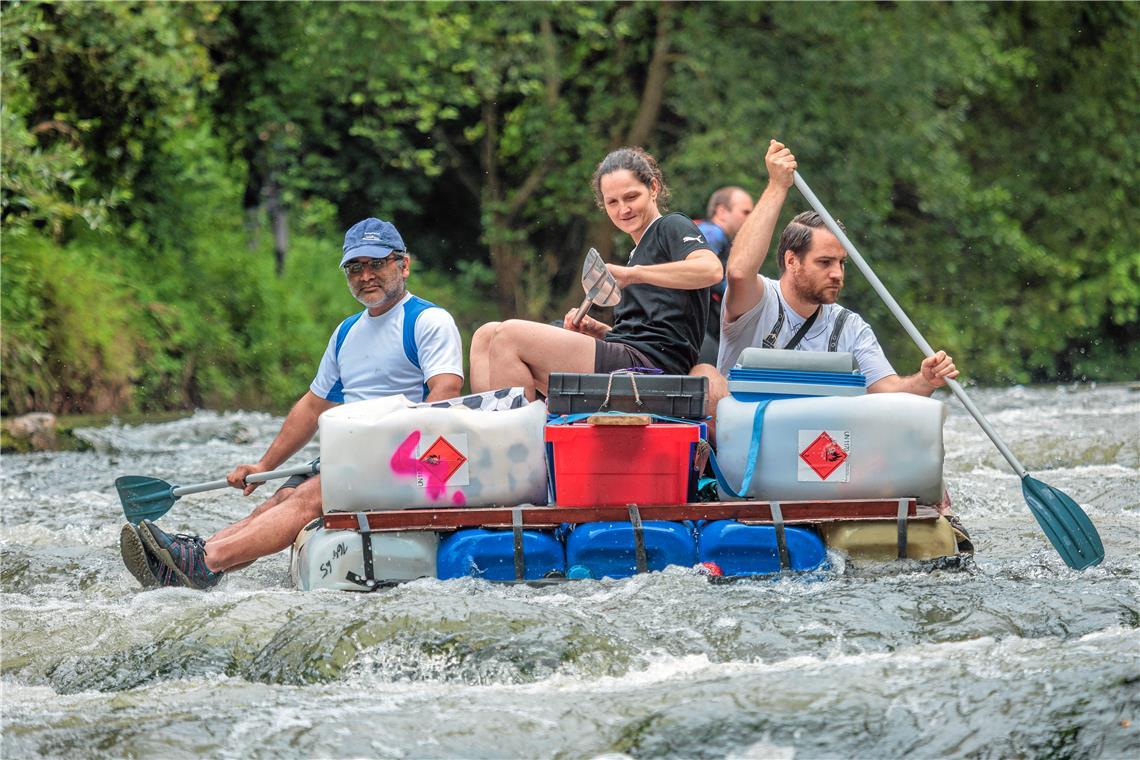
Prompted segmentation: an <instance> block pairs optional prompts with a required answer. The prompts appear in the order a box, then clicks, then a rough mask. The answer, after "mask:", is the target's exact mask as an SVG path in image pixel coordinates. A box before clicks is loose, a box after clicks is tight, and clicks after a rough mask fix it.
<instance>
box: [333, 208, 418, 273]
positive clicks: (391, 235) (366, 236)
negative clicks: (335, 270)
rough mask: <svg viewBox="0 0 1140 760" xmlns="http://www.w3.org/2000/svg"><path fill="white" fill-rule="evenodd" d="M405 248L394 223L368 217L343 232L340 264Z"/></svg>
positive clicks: (377, 256) (404, 249)
mask: <svg viewBox="0 0 1140 760" xmlns="http://www.w3.org/2000/svg"><path fill="white" fill-rule="evenodd" d="M407 250H408V249H407V248H406V247H405V246H404V239H403V238H402V237H400V233H399V232H398V231H397V230H396V226H395V225H394V224H392V223H391V222H385V221H384V220H382V219H376V218H374V217H368V218H367V219H365V220H364V221H363V222H357V223H356V224H354V225H352V227H350V228H349V229H348V232H346V233H344V256H343V257H341V260H340V265H341V266H344V265H345V264H347V263H348V262H349V261H350V260H352V259H355V258H357V257H359V256H367V257H369V258H372V259H382V258H384V257H385V256H387V255H388V254H390V253H393V252H395V253H407Z"/></svg>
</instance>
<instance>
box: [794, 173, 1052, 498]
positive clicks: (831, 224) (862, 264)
mask: <svg viewBox="0 0 1140 760" xmlns="http://www.w3.org/2000/svg"><path fill="white" fill-rule="evenodd" d="M793 177H794V179H795V183H796V188H797V189H798V190H799V191H800V193H801V194H802V195H803V196H804V198H806V199H807V202H808V203H809V204H811V207H812V208H814V209H815V210H816V211H817V212H818V213H819V215H820V216H821V217H823V223H824V224H826V225H827V229H828V230H830V231H831V234H832V235H835V237H836V238H837V239H838V240H839V242H840V243H842V244H843V247H844V248H845V249H846V250H847V255H848V256H850V257H851V260H852V261H854V262H855V265H856V266H857V267H859V271H860V272H862V273H863V276H864V277H866V278H867V281H868V282H870V283H871V287H872V288H874V289H875V292H876V293H878V294H879V298H881V299H883V302H884V303H885V304H886V305H887V308H888V309H890V310H891V314H894V315H895V319H897V320H898V321H899V324H901V325H902V326H903V329H904V330H906V332H907V335H909V336H910V339H911V340H913V341H914V342H915V344H916V345H918V347H919V348H920V349H922V353H923V354H925V355H926V356H928V357H929V356H934V349H933V348H931V347H930V344H929V343H927V342H926V339H925V338H923V337H922V333H920V332H919V331H918V328H917V327H915V326H914V323H913V322H911V321H910V317H908V316H907V315H906V312H904V311H903V310H902V307H901V306H899V304H898V302H897V301H895V299H894V296H892V295H891V294H890V292H889V291H887V289H886V287H885V286H884V285H883V283H882V282H880V280H879V278H878V277H876V276H875V273H874V272H873V271H871V267H870V265H869V264H867V262H866V261H864V260H863V257H862V256H860V255H859V251H857V250H856V249H855V244H854V243H852V242H851V241H850V240H848V239H847V235H846V234H844V232H843V230H842V229H840V228H839V225H838V224H836V223H835V219H834V218H832V216H831V214H829V213H827V209H826V208H824V207H823V204H822V203H820V202H819V198H817V197H816V196H815V193H813V192H812V191H811V188H810V187H808V184H807V183H806V182H804V178H803V177H801V176H800V173H799V172H794V174H793ZM946 385H947V386H948V387H949V388H950V390H951V391H953V392H954V395H955V396H956V397H957V399H958V400H959V401H961V402H962V406H964V407H966V411H968V412H969V413H970V414H971V416H973V418H974V420H975V421H976V422H977V423H978V426H979V427H981V429H982V430H983V431H984V432H985V434H986V435H988V436H989V437H990V440H991V441H993V442H994V446H997V450H998V451H1000V452H1001V455H1002V456H1003V457H1005V461H1007V462H1009V464H1010V466H1011V467H1013V471H1014V472H1016V473H1017V474H1018V477H1021V478H1024V477H1026V476H1027V475H1029V473H1028V472H1027V471H1026V469H1025V468H1024V467H1022V465H1021V462H1019V461H1017V457H1015V456H1014V455H1013V452H1012V451H1010V450H1009V447H1008V446H1006V445H1005V441H1003V440H1002V439H1001V436H999V435H998V434H997V431H996V430H994V429H993V428H992V427H991V426H990V423H989V420H987V419H986V418H985V415H983V414H982V413H981V411H980V410H979V409H978V407H976V406H974V402H973V401H971V400H970V397H969V396H967V395H966V391H965V390H963V389H962V386H961V385H959V384H958V381H957V380H947V381H946Z"/></svg>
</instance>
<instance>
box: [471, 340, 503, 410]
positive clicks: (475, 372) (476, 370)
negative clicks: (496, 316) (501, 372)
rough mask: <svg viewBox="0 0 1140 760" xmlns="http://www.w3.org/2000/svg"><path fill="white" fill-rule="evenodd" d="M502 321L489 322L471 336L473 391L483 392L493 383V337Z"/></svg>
mask: <svg viewBox="0 0 1140 760" xmlns="http://www.w3.org/2000/svg"><path fill="white" fill-rule="evenodd" d="M501 324H502V322H488V323H487V324H485V325H483V326H482V327H480V328H479V329H478V330H476V331H475V334H474V335H472V336H471V392H472V393H482V392H483V391H489V390H491V389H492V388H493V386H492V385H491V339H492V338H494V337H495V331H496V330H498V329H499V325H501Z"/></svg>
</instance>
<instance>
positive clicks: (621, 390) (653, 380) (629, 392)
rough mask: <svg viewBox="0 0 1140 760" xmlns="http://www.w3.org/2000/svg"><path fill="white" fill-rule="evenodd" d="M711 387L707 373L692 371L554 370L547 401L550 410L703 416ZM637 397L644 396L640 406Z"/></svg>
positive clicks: (683, 416) (558, 411) (701, 417)
mask: <svg viewBox="0 0 1140 760" xmlns="http://www.w3.org/2000/svg"><path fill="white" fill-rule="evenodd" d="M635 383H636V384H637V394H636V396H635V394H634V384H635ZM708 387H709V380H708V378H707V377H694V376H691V375H594V374H578V373H571V372H553V373H551V375H550V385H549V388H548V390H549V393H548V394H547V397H546V405H547V408H548V409H549V411H550V413H551V414H592V413H594V412H633V413H640V414H661V415H665V416H667V417H682V418H684V419H689V420H703V419H704V418H705V396H707V395H708ZM607 389H609V403H608V404H605V400H606V390H607ZM636 398H640V399H641V405H640V406H638V404H637V401H636ZM603 405H604V406H603Z"/></svg>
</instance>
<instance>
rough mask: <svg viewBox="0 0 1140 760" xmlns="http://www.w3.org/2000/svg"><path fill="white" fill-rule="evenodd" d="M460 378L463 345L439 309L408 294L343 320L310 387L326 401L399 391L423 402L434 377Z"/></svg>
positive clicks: (392, 393) (371, 396)
mask: <svg viewBox="0 0 1140 760" xmlns="http://www.w3.org/2000/svg"><path fill="white" fill-rule="evenodd" d="M445 373H446V374H452V375H459V376H460V377H463V343H462V340H461V339H460V337H459V328H458V327H456V326H455V320H454V319H452V318H451V315H450V314H448V313H447V312H446V311H445V310H444V309H441V308H440V307H438V306H436V305H435V304H433V303H430V302H429V301H425V300H424V299H422V298H417V297H416V296H414V295H412V294H411V293H408V294H406V295H405V296H404V298H403V299H402V300H401V301H400V303H398V304H396V305H395V306H393V307H392V308H391V309H389V310H388V311H386V312H384V313H383V314H381V315H380V316H378V317H373V316H372V315H370V314H369V313H368V310H367V309H365V310H364V311H362V312H359V313H357V314H353V315H352V316H351V317H348V318H347V319H345V320H344V321H343V322H341V323H340V325H339V326H338V327H337V329H336V330H334V331H333V334H332V337H331V338H329V345H328V348H326V349H325V354H324V356H323V357H321V364H320V367H318V368H317V376H316V377H315V378H313V382H312V384H311V385H310V386H309V390H311V391H312V392H313V393H314V394H315V395H317V396H320V397H321V398H323V399H325V400H326V401H333V402H336V403H351V402H353V401H364V400H366V399H373V398H380V397H382V396H394V395H396V394H398V393H402V394H404V395H405V396H407V397H408V399H409V400H410V401H414V402H419V401H423V399H424V397H425V396H426V395H427V381H428V380H430V379H431V378H433V377H435V376H436V375H442V374H445Z"/></svg>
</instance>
